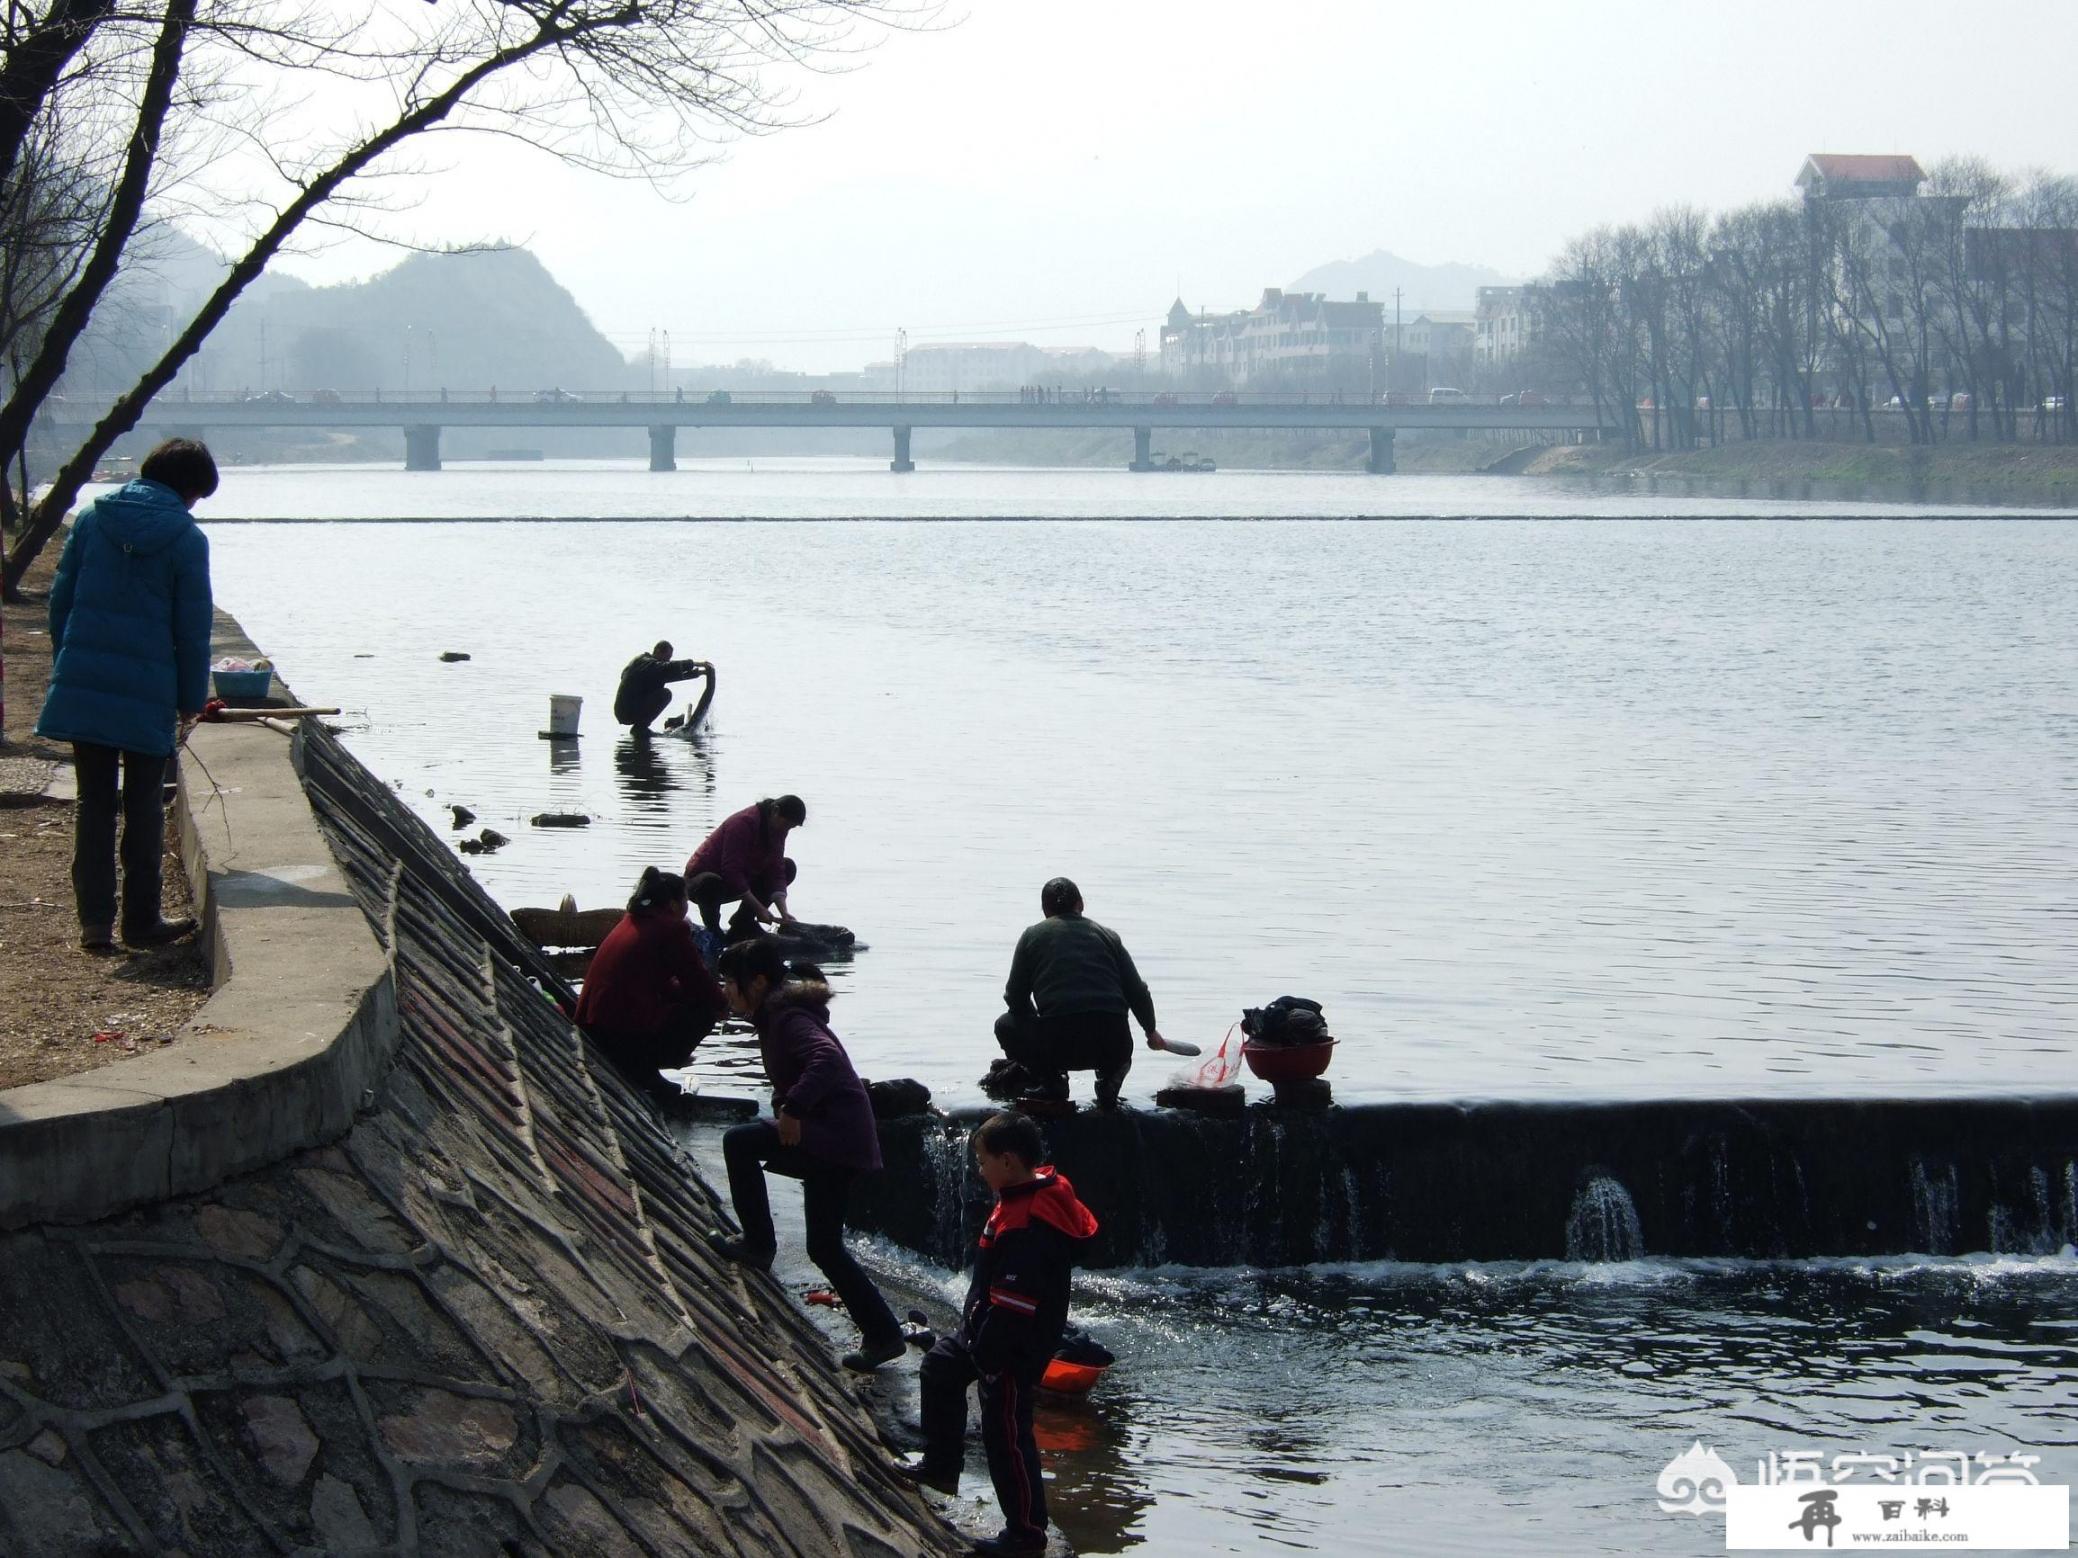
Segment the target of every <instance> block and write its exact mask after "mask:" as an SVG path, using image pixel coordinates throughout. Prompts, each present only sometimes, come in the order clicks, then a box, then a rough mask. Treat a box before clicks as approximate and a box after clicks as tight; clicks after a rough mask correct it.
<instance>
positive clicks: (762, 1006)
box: [707, 937, 907, 1374]
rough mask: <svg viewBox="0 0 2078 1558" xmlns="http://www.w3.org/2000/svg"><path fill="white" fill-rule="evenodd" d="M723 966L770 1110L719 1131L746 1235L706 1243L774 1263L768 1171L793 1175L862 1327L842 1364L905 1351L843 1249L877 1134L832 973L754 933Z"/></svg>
mask: <svg viewBox="0 0 2078 1558" xmlns="http://www.w3.org/2000/svg"><path fill="white" fill-rule="evenodd" d="M721 975H722V988H723V989H724V990H725V991H726V992H727V993H728V998H729V1007H730V1009H731V1010H732V1011H734V1012H735V1013H736V1014H737V1015H738V1016H742V1017H748V1018H750V1019H751V1021H752V1022H753V1023H754V1024H756V1026H757V1030H758V1055H759V1058H760V1059H761V1060H762V1062H763V1063H764V1067H765V1075H766V1077H767V1078H769V1079H770V1080H771V1083H772V1118H771V1119H769V1120H754V1121H752V1122H750V1123H749V1124H747V1125H737V1126H731V1127H730V1128H729V1129H728V1130H727V1131H725V1132H724V1133H723V1134H722V1158H723V1160H724V1161H725V1162H726V1163H727V1164H728V1169H729V1199H730V1200H731V1201H732V1202H733V1203H734V1204H735V1207H736V1221H737V1222H738V1223H740V1224H741V1225H742V1228H743V1233H742V1235H741V1236H740V1237H738V1238H733V1239H732V1238H729V1237H728V1236H727V1235H725V1234H722V1233H719V1232H716V1233H713V1234H710V1235H709V1236H708V1241H707V1242H708V1244H709V1246H710V1247H711V1248H712V1249H713V1250H714V1251H715V1253H716V1254H718V1255H720V1256H721V1257H722V1258H723V1259H725V1260H733V1261H739V1262H741V1263H742V1264H744V1265H747V1266H755V1267H757V1268H758V1269H759V1270H760V1271H770V1270H771V1269H772V1259H773V1256H774V1255H775V1254H777V1253H778V1248H779V1237H778V1235H777V1233H776V1232H775V1231H774V1230H773V1227H772V1203H771V1200H770V1198H769V1197H768V1196H767V1194H766V1190H765V1174H766V1171H767V1170H769V1171H771V1172H772V1173H774V1174H784V1175H786V1176H787V1177H788V1178H790V1179H798V1180H800V1181H801V1211H802V1215H803V1217H804V1218H805V1219H806V1221H807V1224H808V1258H809V1259H810V1260H812V1261H814V1262H815V1264H816V1266H817V1268H818V1269H819V1270H820V1271H821V1272H822V1274H823V1275H824V1276H825V1277H827V1278H829V1281H830V1286H831V1287H832V1288H834V1289H835V1290H836V1292H837V1296H838V1297H839V1298H840V1299H842V1300H843V1301H844V1307H845V1309H846V1310H848V1311H849V1312H850V1314H851V1318H852V1319H853V1321H855V1322H856V1323H857V1325H858V1328H859V1333H860V1338H861V1339H860V1342H859V1346H858V1349H857V1350H856V1351H855V1352H848V1353H846V1354H845V1355H844V1360H843V1361H844V1366H845V1367H846V1368H847V1369H853V1370H856V1371H858V1372H859V1373H862V1374H863V1373H868V1372H870V1371H872V1370H874V1369H877V1368H879V1367H880V1365H881V1364H883V1363H890V1362H892V1361H894V1360H895V1359H896V1358H899V1357H901V1356H902V1350H903V1348H904V1347H905V1346H907V1343H906V1342H904V1340H903V1339H902V1327H901V1324H900V1322H898V1321H897V1320H896V1319H895V1314H894V1311H893V1310H891V1309H890V1308H888V1304H887V1300H886V1299H885V1298H882V1297H881V1296H880V1289H879V1288H877V1287H875V1286H874V1285H873V1279H872V1278H871V1277H869V1276H867V1275H866V1272H865V1269H864V1268H863V1267H861V1266H860V1265H859V1263H858V1262H857V1261H856V1260H854V1259H853V1258H852V1254H851V1251H850V1250H848V1249H846V1248H845V1246H844V1204H845V1201H846V1200H847V1199H848V1197H849V1196H850V1194H851V1182H852V1181H853V1180H854V1179H856V1178H857V1177H858V1176H859V1175H861V1174H871V1173H876V1172H878V1171H879V1169H880V1131H879V1128H878V1127H877V1126H876V1125H875V1124H874V1122H873V1103H872V1100H871V1099H870V1098H868V1097H867V1096H866V1084H865V1083H863V1082H861V1081H860V1080H859V1074H858V1072H856V1071H854V1070H853V1069H852V1064H851V1057H850V1056H848V1055H846V1054H845V1053H844V1045H843V1043H842V1042H841V1041H840V1040H839V1039H838V1037H837V1035H836V1034H835V1033H834V1032H832V1031H831V1029H830V986H829V982H828V981H827V980H826V979H825V978H824V977H823V971H822V970H821V969H819V968H817V967H816V966H815V965H814V964H813V963H804V962H794V963H788V962H787V960H786V959H785V957H783V956H782V955H781V953H780V951H779V948H778V947H777V946H775V945H774V944H773V943H772V942H771V941H770V940H768V939H765V938H762V937H761V938H759V939H757V940H754V941H741V942H738V943H736V945H734V946H732V947H730V948H729V949H728V950H727V951H725V952H723V953H722V955H721Z"/></svg>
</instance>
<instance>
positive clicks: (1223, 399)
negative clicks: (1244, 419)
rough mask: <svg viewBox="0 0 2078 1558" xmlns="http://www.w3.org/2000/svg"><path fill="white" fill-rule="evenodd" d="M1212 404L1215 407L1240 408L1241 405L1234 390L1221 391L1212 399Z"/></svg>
mask: <svg viewBox="0 0 2078 1558" xmlns="http://www.w3.org/2000/svg"><path fill="white" fill-rule="evenodd" d="M1212 403H1213V404H1214V405H1215V406H1238V405H1240V404H1241V402H1240V400H1239V399H1238V398H1236V396H1235V394H1234V392H1233V391H1232V390H1221V391H1220V392H1219V393H1218V394H1217V395H1214V396H1213V397H1212Z"/></svg>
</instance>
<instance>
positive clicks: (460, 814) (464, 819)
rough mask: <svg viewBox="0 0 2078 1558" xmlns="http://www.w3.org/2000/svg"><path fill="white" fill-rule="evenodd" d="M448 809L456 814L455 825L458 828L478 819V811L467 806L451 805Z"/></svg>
mask: <svg viewBox="0 0 2078 1558" xmlns="http://www.w3.org/2000/svg"><path fill="white" fill-rule="evenodd" d="M448 810H449V811H451V812H453V813H454V814H455V826H456V827H457V828H466V827H468V826H469V824H470V823H472V822H474V821H475V820H476V813H475V812H473V811H471V810H470V809H469V808H468V807H466V806H450V807H448Z"/></svg>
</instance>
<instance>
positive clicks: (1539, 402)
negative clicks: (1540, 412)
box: [1501, 390, 1551, 407]
mask: <svg viewBox="0 0 2078 1558" xmlns="http://www.w3.org/2000/svg"><path fill="white" fill-rule="evenodd" d="M1501 404H1502V405H1504V406H1524V407H1529V406H1548V405H1550V404H1551V402H1550V401H1548V400H1546V399H1545V398H1544V397H1543V396H1542V395H1540V394H1538V393H1537V392H1536V391H1535V390H1518V391H1516V392H1515V393H1514V394H1513V395H1503V396H1502V397H1501Z"/></svg>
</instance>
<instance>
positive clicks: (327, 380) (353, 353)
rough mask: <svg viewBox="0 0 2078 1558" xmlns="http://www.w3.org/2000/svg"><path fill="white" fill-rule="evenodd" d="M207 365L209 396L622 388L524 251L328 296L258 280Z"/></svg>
mask: <svg viewBox="0 0 2078 1558" xmlns="http://www.w3.org/2000/svg"><path fill="white" fill-rule="evenodd" d="M263 332H264V335H263ZM263 353H264V360H263V355H262V354H263ZM204 355H205V356H206V357H207V358H209V359H210V361H209V362H207V363H206V364H205V365H204V366H203V369H202V372H203V373H204V374H205V375H206V377H207V378H208V379H209V381H210V383H209V385H208V387H209V388H212V389H236V388H245V387H251V388H253V389H287V390H316V389H335V390H368V389H378V388H380V389H402V388H406V387H409V388H411V389H414V390H428V389H438V388H441V387H443V386H445V387H450V388H455V389H486V388H489V387H490V386H492V385H502V386H504V387H505V388H507V389H510V390H515V391H518V390H536V389H546V388H549V387H551V386H562V387H564V388H569V389H612V388H617V387H621V386H624V385H626V384H627V383H628V382H629V368H628V364H627V362H626V360H625V359H624V358H623V357H622V356H621V354H620V353H619V352H617V351H615V350H614V348H613V346H612V345H611V343H609V342H608V341H607V339H606V338H605V337H604V336H602V335H601V334H600V333H599V332H598V330H597V329H596V328H595V327H594V326H593V324H592V322H591V320H590V319H589V318H587V317H586V315H585V312H584V310H583V309H582V308H580V307H578V305H577V300H576V299H575V298H573V297H572V296H571V295H570V294H569V292H568V291H566V290H565V289H564V287H563V286H562V285H561V283H559V282H558V281H557V280H556V279H555V277H553V276H551V275H550V274H549V273H548V270H547V268H546V267H545V266H543V265H542V263H541V262H540V261H539V260H537V259H535V258H534V256H533V255H531V254H529V253H528V252H527V251H526V250H524V249H497V250H488V251H483V252H477V253H462V254H414V255H411V256H410V257H408V258H407V259H405V260H403V261H402V262H400V263H399V264H397V265H396V266H394V267H392V268H391V269H389V270H386V271H384V272H383V273H382V274H381V275H379V276H374V277H371V278H370V279H368V280H367V281H362V282H352V283H347V284H344V285H341V286H335V287H310V286H306V285H304V284H303V283H301V282H298V281H295V280H293V279H292V278H287V277H284V278H281V279H280V280H279V281H275V280H273V279H272V278H268V279H263V280H262V281H261V282H260V283H258V284H256V285H255V286H254V287H253V289H252V290H251V291H250V292H249V293H248V294H247V295H246V296H245V297H243V298H241V299H239V301H238V303H237V305H236V306H235V307H233V308H232V310H231V313H230V316H229V317H228V318H226V319H225V320H224V322H223V324H221V325H220V326H218V327H217V329H216V331H215V332H214V333H213V334H212V335H211V336H210V338H209V344H208V346H207V347H206V348H204Z"/></svg>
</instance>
